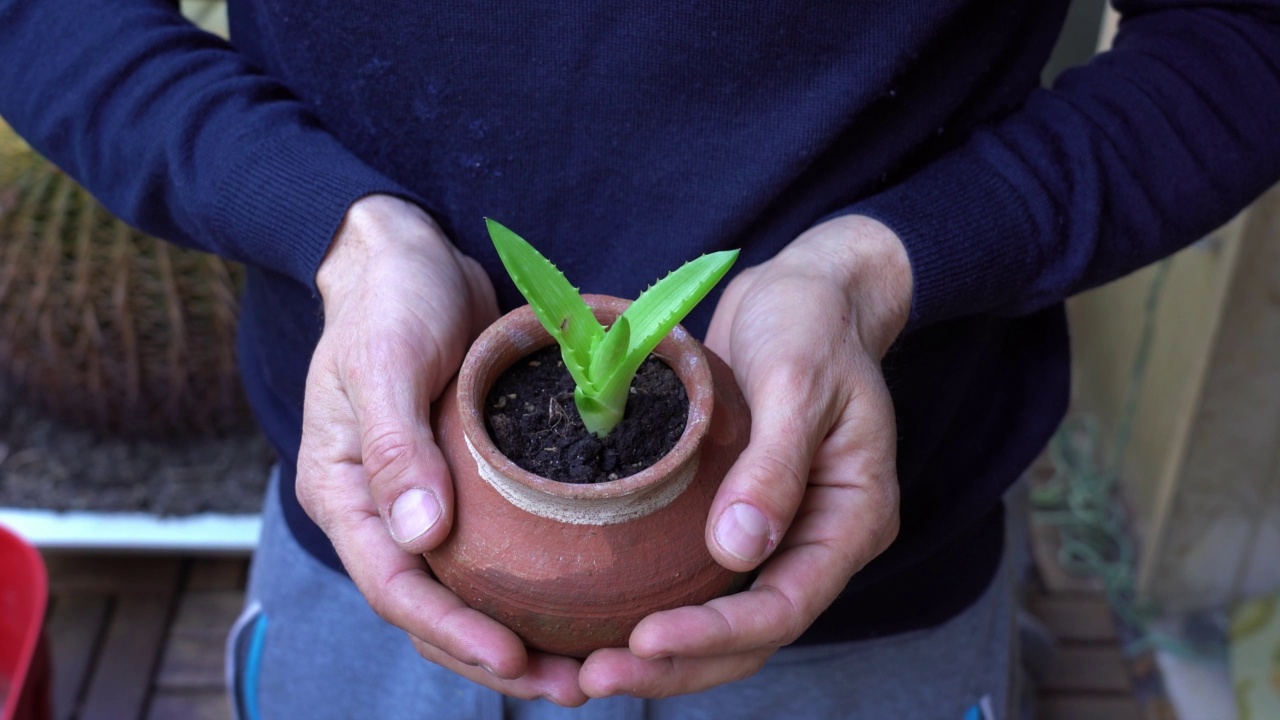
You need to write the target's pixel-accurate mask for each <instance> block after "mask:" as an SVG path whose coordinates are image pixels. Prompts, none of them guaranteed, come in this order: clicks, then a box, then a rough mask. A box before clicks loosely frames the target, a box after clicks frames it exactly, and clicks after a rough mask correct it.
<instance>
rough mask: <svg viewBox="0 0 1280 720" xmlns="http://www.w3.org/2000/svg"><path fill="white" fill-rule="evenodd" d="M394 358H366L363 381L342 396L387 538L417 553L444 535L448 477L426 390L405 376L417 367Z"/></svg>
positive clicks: (449, 502)
mask: <svg viewBox="0 0 1280 720" xmlns="http://www.w3.org/2000/svg"><path fill="white" fill-rule="evenodd" d="M400 360H401V359H394V358H393V359H391V360H390V361H387V362H374V363H372V364H371V371H370V372H368V373H367V374H362V375H363V377H364V378H365V379H366V381H365V382H353V383H351V384H350V385H349V386H348V395H349V397H350V399H351V404H352V408H353V410H354V411H355V415H356V419H357V422H358V424H359V428H360V454H361V464H362V465H363V466H364V470H365V474H366V476H367V478H368V483H369V494H370V496H371V497H372V498H373V501H374V503H375V505H376V506H377V508H378V513H379V514H380V515H381V516H382V519H383V521H384V522H385V523H386V525H387V530H388V531H389V532H390V534H391V537H392V539H394V540H395V541H396V543H397V544H398V545H399V546H400V547H401V549H403V550H405V551H406V552H410V553H415V554H417V553H423V552H426V551H427V550H430V549H431V548H433V547H435V546H436V545H439V544H440V543H441V542H442V541H443V540H444V539H445V537H446V536H447V535H448V534H449V528H450V527H451V525H452V511H453V482H452V479H451V477H450V475H449V468H448V466H447V464H446V463H445V459H444V455H443V454H442V453H441V452H440V449H439V448H438V447H437V446H436V442H435V436H434V435H433V433H432V431H431V425H430V406H429V405H430V403H429V398H430V390H429V389H428V388H427V387H426V384H425V383H424V382H420V381H418V382H415V381H410V380H409V378H415V379H416V378H420V376H421V374H422V373H421V370H420V369H416V368H414V365H412V364H406V363H404V362H401V361H400ZM421 367H424V366H423V365H417V368H421ZM393 368H394V369H393Z"/></svg>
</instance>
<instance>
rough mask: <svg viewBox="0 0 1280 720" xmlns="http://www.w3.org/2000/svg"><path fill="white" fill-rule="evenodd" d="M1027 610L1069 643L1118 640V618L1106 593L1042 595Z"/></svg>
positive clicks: (1028, 604)
mask: <svg viewBox="0 0 1280 720" xmlns="http://www.w3.org/2000/svg"><path fill="white" fill-rule="evenodd" d="M1027 609H1028V610H1029V611H1030V612H1031V614H1032V615H1034V616H1036V617H1037V618H1039V619H1040V621H1041V622H1043V623H1044V624H1045V626H1046V627H1048V628H1049V631H1050V632H1052V633H1053V636H1054V637H1056V638H1058V639H1059V640H1062V641H1067V642H1096V643H1103V642H1107V643H1113V642H1117V641H1118V639H1119V635H1118V634H1117V631H1116V623H1115V618H1114V617H1112V615H1111V606H1110V604H1108V603H1107V600H1106V597H1105V596H1103V595H1056V596H1044V595H1039V596H1036V597H1033V598H1031V600H1030V602H1028V603H1027Z"/></svg>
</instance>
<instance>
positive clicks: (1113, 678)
mask: <svg viewBox="0 0 1280 720" xmlns="http://www.w3.org/2000/svg"><path fill="white" fill-rule="evenodd" d="M1131 686H1132V685H1131V683H1130V680H1129V669H1128V666H1127V665H1126V664H1125V660H1124V655H1123V654H1122V653H1121V652H1120V648H1119V647H1117V646H1114V645H1105V646H1091V645H1085V646H1077V645H1066V646H1064V647H1061V648H1059V649H1058V654H1057V657H1056V658H1055V660H1054V663H1053V666H1052V667H1050V669H1049V673H1048V675H1047V676H1046V677H1045V680H1044V686H1043V690H1045V691H1056V692H1075V691H1079V692H1104V693H1105V692H1117V693H1127V692H1129V691H1130V688H1131ZM1081 717H1088V716H1081Z"/></svg>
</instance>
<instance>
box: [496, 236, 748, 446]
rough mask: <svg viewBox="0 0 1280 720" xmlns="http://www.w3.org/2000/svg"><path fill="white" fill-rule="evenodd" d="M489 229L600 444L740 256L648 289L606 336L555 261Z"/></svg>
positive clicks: (731, 253)
mask: <svg viewBox="0 0 1280 720" xmlns="http://www.w3.org/2000/svg"><path fill="white" fill-rule="evenodd" d="M485 222H486V223H487V224H488V226H489V236H490V237H492V238H493V244H494V246H495V247H496V248H497V249H498V256H499V257H500V258H502V264H503V265H504V266H506V268H507V272H508V273H510V275H511V279H512V280H514V281H515V284H516V288H517V289H519V290H520V293H521V294H522V295H524V297H525V299H526V300H528V301H529V305H530V306H531V307H532V308H533V312H534V314H535V315H537V316H538V320H539V321H541V322H542V326H543V327H545V328H546V329H547V332H549V333H551V337H553V338H555V340H556V342H557V343H559V344H560V354H561V356H562V357H563V358H564V365H565V368H567V369H568V370H569V374H570V375H571V376H573V381H574V383H576V385H577V387H576V388H574V392H573V399H574V403H575V404H576V405H577V407H578V414H579V415H581V416H582V423H583V424H584V425H585V426H586V427H587V430H589V431H591V432H592V433H595V434H596V435H597V436H598V437H604V436H606V435H608V434H609V431H610V430H613V428H614V427H615V426H617V424H618V423H619V422H620V421H621V420H622V415H623V412H624V411H625V410H626V407H627V395H628V392H629V390H630V389H631V381H632V380H633V379H634V378H635V375H636V371H637V370H638V369H640V364H641V363H643V362H644V359H645V358H647V357H648V356H649V353H651V352H653V349H654V348H656V347H657V346H658V343H660V342H662V339H663V338H664V337H666V336H667V333H669V332H671V330H672V328H674V327H675V326H676V324H677V323H679V322H680V321H681V320H683V319H684V317H685V316H686V315H688V314H689V311H691V310H693V308H694V307H696V306H697V304H698V303H699V302H700V301H701V300H702V299H703V298H704V297H706V295H707V293H708V292H710V291H711V288H713V287H715V285H716V283H718V282H720V279H721V278H723V277H724V275H725V273H727V272H728V271H729V268H730V267H731V266H732V265H733V262H734V261H735V260H737V259H738V251H737V250H724V251H721V252H717V253H711V254H710V255H703V256H702V257H699V258H697V259H695V260H691V261H689V262H687V263H685V264H684V265H683V266H682V267H680V269H678V270H676V271H674V272H672V273H670V274H668V275H667V276H666V277H665V278H662V279H661V280H659V281H658V282H656V283H654V284H653V285H651V286H649V288H648V289H647V290H645V291H644V292H643V293H641V294H640V297H638V298H636V300H635V302H633V303H631V306H630V307H628V308H627V310H626V312H624V313H623V314H622V315H621V316H619V317H618V319H617V321H616V322H614V323H613V326H612V327H610V328H609V329H608V330H607V331H606V330H605V328H604V326H603V325H601V324H600V321H598V320H596V316H595V315H594V314H593V313H592V312H591V308H590V307H588V305H587V303H586V301H584V300H583V299H582V296H581V295H579V294H578V289H577V288H575V287H574V286H573V285H570V284H569V281H568V280H566V279H565V277H564V275H563V274H562V273H561V272H560V271H559V270H558V269H556V266H555V265H553V264H551V261H549V260H547V259H546V258H545V257H543V256H542V253H539V252H538V251H537V250H536V249H534V247H533V246H532V245H530V244H529V243H528V242H526V241H525V240H524V239H523V238H521V237H520V236H519V235H516V234H515V233H514V232H511V231H510V230H508V229H507V228H506V227H503V226H502V224H500V223H498V222H496V221H494V220H489V219H486V220H485Z"/></svg>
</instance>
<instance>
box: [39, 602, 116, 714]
mask: <svg viewBox="0 0 1280 720" xmlns="http://www.w3.org/2000/svg"><path fill="white" fill-rule="evenodd" d="M110 609H111V598H110V597H109V596H107V595H104V594H82V593H75V594H66V595H59V596H56V597H55V602H54V603H53V611H52V613H51V614H50V615H49V619H48V621H47V623H46V625H45V628H46V632H47V633H48V637H49V643H50V652H51V653H52V655H53V658H52V660H53V716H54V718H55V719H56V720H71V719H72V718H74V717H75V715H76V712H77V711H78V710H79V706H80V697H81V696H82V694H83V693H84V690H85V687H86V686H87V684H88V679H89V674H90V672H91V670H92V668H93V665H94V659H95V657H96V656H97V653H98V649H99V647H100V645H101V642H102V639H103V636H104V635H105V632H106V624H107V618H108V616H109V611H110Z"/></svg>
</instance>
